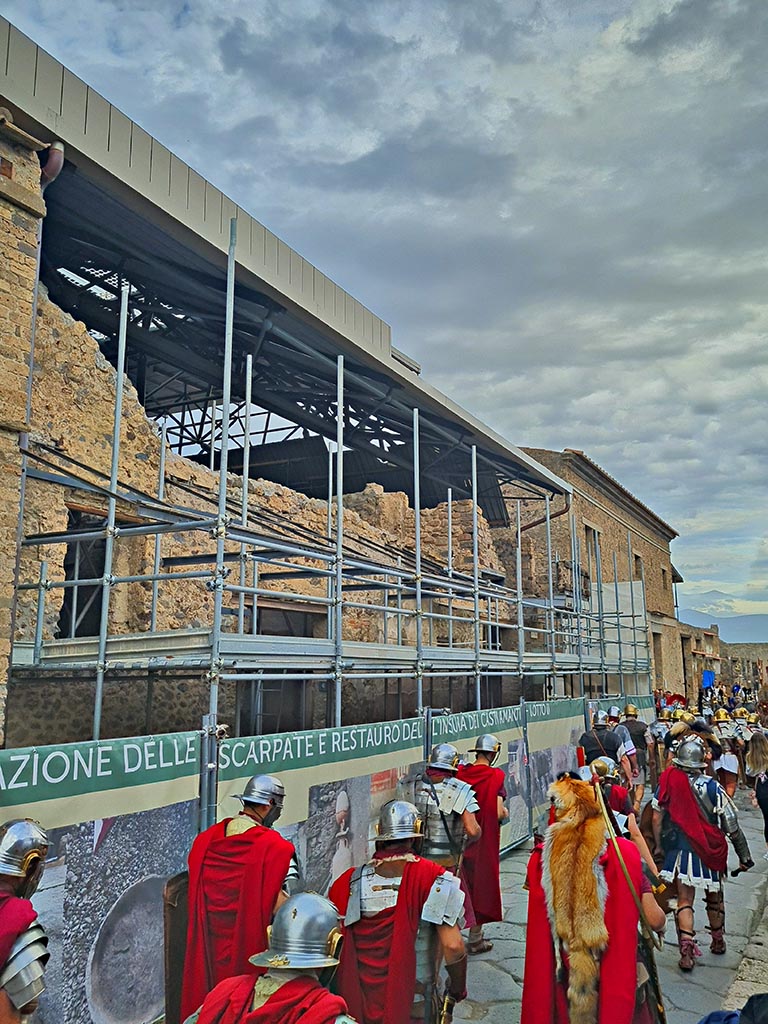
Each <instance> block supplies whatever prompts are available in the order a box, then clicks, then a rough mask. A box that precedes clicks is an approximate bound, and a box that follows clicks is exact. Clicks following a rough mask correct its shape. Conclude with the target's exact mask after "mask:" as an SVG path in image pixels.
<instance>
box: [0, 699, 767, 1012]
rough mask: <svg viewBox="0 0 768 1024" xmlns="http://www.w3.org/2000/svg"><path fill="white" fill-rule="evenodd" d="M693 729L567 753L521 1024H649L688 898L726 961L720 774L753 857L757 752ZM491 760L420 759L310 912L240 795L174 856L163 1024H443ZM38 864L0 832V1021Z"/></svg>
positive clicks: (738, 722)
mask: <svg viewBox="0 0 768 1024" xmlns="http://www.w3.org/2000/svg"><path fill="white" fill-rule="evenodd" d="M708 711H709V713H703V711H702V709H701V708H699V709H693V708H689V707H687V706H686V707H682V706H679V705H678V706H674V707H668V706H666V705H665V704H662V705H661V706H659V707H658V709H657V716H656V719H655V721H654V722H653V723H651V724H650V725H647V724H646V723H644V722H643V721H642V720H641V717H640V714H639V711H638V709H637V708H636V707H635V706H634V705H632V704H628V705H626V706H625V707H624V709H623V711H620V709H619V707H618V706H614V707H611V708H609V709H608V711H602V710H599V711H597V712H596V713H595V715H594V719H593V721H592V724H591V728H590V729H588V730H586V731H585V732H584V733H583V735H582V736H581V737H580V739H579V743H578V748H577V749H578V752H579V755H580V756H579V760H580V763H581V767H580V768H579V770H578V771H570V772H565V773H563V774H562V775H561V776H559V777H558V779H557V780H556V781H555V782H554V783H553V784H552V786H551V787H550V790H549V796H550V802H551V807H550V817H549V823H548V826H547V828H546V830H545V832H544V834H542V835H541V836H538V837H537V838H536V841H535V844H534V850H533V852H532V854H531V857H530V860H529V864H528V871H527V879H526V888H527V889H528V900H529V903H528V919H527V926H526V945H525V978H524V986H523V1006H522V1024H653V1022H656V1021H663V1020H664V1017H663V999H662V993H661V991H660V989H659V984H658V977H657V975H656V971H655V965H654V955H653V949H654V945H658V942H659V939H658V936H659V935H661V934H662V933H663V932H664V929H665V924H666V919H667V913H668V912H670V910H671V913H672V914H673V916H674V922H675V927H676V931H677V938H678V945H679V961H678V963H679V968H680V970H681V971H682V972H685V973H688V972H690V971H692V970H694V968H695V967H696V964H697V961H698V959H699V957H701V955H702V953H701V950H700V948H699V946H698V944H697V941H696V930H695V926H694V901H695V898H696V896H697V894H698V895H700V896H703V898H704V903H705V910H706V915H707V922H708V930H709V932H710V945H709V950H710V952H711V953H712V954H714V955H716V956H718V955H722V954H723V953H724V952H725V950H726V936H725V928H724V924H725V907H724V899H723V879H724V877H725V875H726V872H727V858H728V845H727V844H728V842H729V841H730V843H731V844H732V846H733V849H734V851H735V853H736V856H737V859H738V869H737V870H738V871H747V870H749V869H750V868H751V867H753V864H754V862H753V860H752V857H751V854H750V850H749V847H748V845H747V841H746V839H745V837H744V834H743V832H742V830H741V828H740V827H739V822H738V815H737V813H736V809H735V805H734V803H733V800H732V785H735V782H734V778H733V777H735V779H736V780H738V778H739V777H740V776H741V777H742V778H744V779H745V780H746V779H748V780H749V782H750V783H751V784H752V786H753V791H752V793H753V802H754V804H755V806H757V807H759V808H760V809H761V810H762V811H763V814H764V817H765V819H766V833H765V835H766V859H768V739H767V738H766V736H765V734H764V732H763V730H762V725H761V722H760V718H759V715H758V718H757V721H753V720H752V719H751V718H750V715H755V714H757V713H756V712H755V711H754V710H753V711H750V710H749V709H748V708H746V707H744V708H742V707H741V706H737V707H736V708H734V709H733V711H730V710H728V709H727V708H726V707H724V706H719V707H716V708H712V707H709V709H708ZM500 746H501V745H500V743H499V741H498V739H497V738H496V737H495V736H492V735H490V734H486V735H484V736H480V737H478V739H477V741H476V743H475V745H474V747H473V748H472V750H471V753H472V754H473V759H472V762H471V763H469V764H466V763H463V762H462V760H461V757H460V754H459V751H458V749H457V748H456V747H455V746H453V745H451V744H448V743H440V744H438V745H437V746H435V747H434V748H433V749H432V751H431V754H430V757H429V758H428V760H427V763H426V767H425V770H424V772H423V774H422V775H421V776H420V778H419V779H418V781H417V783H416V785H415V787H414V791H413V802H410V801H407V800H400V799H397V800H391V801H389V802H388V803H386V804H385V805H384V806H383V807H382V808H381V811H380V813H379V817H378V822H377V825H376V836H375V841H374V844H373V845H374V850H373V852H372V856H371V857H370V859H368V860H366V861H365V862H363V863H360V864H357V865H354V866H352V867H349V868H347V869H346V870H344V871H343V872H342V873H341V874H340V875H339V877H337V878H335V880H334V881H333V882H332V884H331V887H330V890H329V892H328V894H327V896H321V895H319V894H316V893H311V892H304V891H302V888H303V886H302V871H301V865H300V863H299V860H298V857H297V854H296V850H295V848H294V846H293V845H292V843H290V842H289V841H288V840H287V839H285V838H284V837H283V836H282V835H280V833H279V832H278V831H277V830H276V829H275V828H274V825H275V823H276V822H277V821H278V819H279V817H280V815H281V813H282V809H283V804H284V800H285V790H284V787H283V785H282V783H281V782H280V780H279V779H277V778H275V777H274V776H269V775H261V776H255V777H253V778H252V779H250V780H249V782H248V783H247V785H246V786H245V788H244V790H243V792H242V793H241V794H240V795H239V798H238V799H239V800H240V804H241V809H240V812H239V813H238V814H237V815H235V816H233V817H231V818H225V819H224V820H222V821H220V822H218V823H217V824H215V825H213V826H212V827H210V828H209V829H207V830H205V831H204V832H202V833H201V834H200V835H199V836H198V837H197V838H196V840H195V841H194V843H193V845H192V849H191V851H190V854H189V858H188V863H189V878H188V898H187V910H188V925H187V939H186V954H185V960H184V968H183V978H182V985H181V1005H180V1009H179V1014H180V1015H179V1021H180V1022H183V1024H273V1022H274V1024H278V1022H281V1024H283V1022H284V1024H299V1022H301V1024H336V1022H342V1024H343V1022H345V1021H349V1020H356V1021H359V1022H360V1024H411V1022H415V1021H423V1022H424V1024H449V1022H450V1021H451V1019H452V1015H453V1008H454V1006H455V1005H456V1003H458V1002H460V1001H461V1000H463V999H464V998H465V997H466V994H467V988H466V985H467V963H468V957H471V956H473V955H476V954H479V953H485V952H488V951H490V950H491V949H492V948H493V943H492V942H491V941H490V940H489V939H488V938H487V937H486V936H485V934H484V932H483V926H484V925H485V924H487V923H489V922H494V921H500V920H501V919H502V916H503V914H502V901H501V890H500V885H499V839H500V828H501V824H502V823H503V821H504V819H505V817H506V815H507V809H506V806H505V795H506V794H505V773H504V772H503V770H501V769H500V768H498V767H495V761H496V759H497V757H498V755H499V752H500ZM649 782H650V784H651V787H652V795H651V799H650V800H649V801H648V802H646V801H645V795H646V786H647V784H648V783H649ZM46 854H47V839H46V836H45V833H44V832H43V830H42V829H41V828H40V826H39V825H37V824H36V823H35V822H32V821H30V820H27V819H21V820H14V821H11V822H8V823H6V824H5V825H4V826H0V1024H18V1022H20V1021H21V1020H23V1019H24V1017H25V1015H28V1014H29V1013H31V1012H32V1010H33V1009H34V1006H35V1004H36V1001H37V999H38V997H39V995H40V993H41V991H42V990H43V988H44V966H45V962H46V960H47V958H48V951H47V939H46V937H45V932H44V931H43V928H42V927H41V925H40V922H38V921H37V917H36V914H35V911H34V910H33V909H32V905H31V903H30V897H31V896H32V894H33V893H34V891H35V889H36V887H37V885H38V883H39V880H40V877H41V875H42V871H43V868H44V865H45V859H46ZM670 896H674V897H675V898H676V899H675V903H674V907H673V908H670V905H669V904H670ZM463 932H464V933H466V938H465V934H463Z"/></svg>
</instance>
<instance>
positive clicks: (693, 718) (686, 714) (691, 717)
mask: <svg viewBox="0 0 768 1024" xmlns="http://www.w3.org/2000/svg"><path fill="white" fill-rule="evenodd" d="M680 718H681V719H682V720H683V721H684V722H685V723H686V725H690V724H691V722H695V721H696V715H692V714H691V712H690V711H683V713H682V714H681V715H680Z"/></svg>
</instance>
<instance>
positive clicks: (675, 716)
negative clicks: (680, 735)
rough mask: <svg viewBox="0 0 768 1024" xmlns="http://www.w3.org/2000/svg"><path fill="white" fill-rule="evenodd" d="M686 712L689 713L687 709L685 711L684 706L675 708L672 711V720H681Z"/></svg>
mask: <svg viewBox="0 0 768 1024" xmlns="http://www.w3.org/2000/svg"><path fill="white" fill-rule="evenodd" d="M685 714H687V711H683V709H682V708H675V710H674V711H673V712H672V721H673V722H679V721H681V720H682V718H683V715H685Z"/></svg>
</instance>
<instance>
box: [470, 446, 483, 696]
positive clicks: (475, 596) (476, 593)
mask: <svg viewBox="0 0 768 1024" xmlns="http://www.w3.org/2000/svg"><path fill="white" fill-rule="evenodd" d="M478 534H479V523H478V517H477V445H474V444H473V445H472V618H473V623H472V639H473V641H474V647H475V668H474V674H475V708H476V710H477V711H479V710H480V709H481V708H482V706H483V702H482V695H481V693H480V538H479V535H478Z"/></svg>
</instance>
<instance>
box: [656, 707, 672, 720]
mask: <svg viewBox="0 0 768 1024" xmlns="http://www.w3.org/2000/svg"><path fill="white" fill-rule="evenodd" d="M671 720H672V712H671V711H670V710H669V708H662V709H661V711H659V714H658V717H657V721H659V722H670V721H671Z"/></svg>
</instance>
